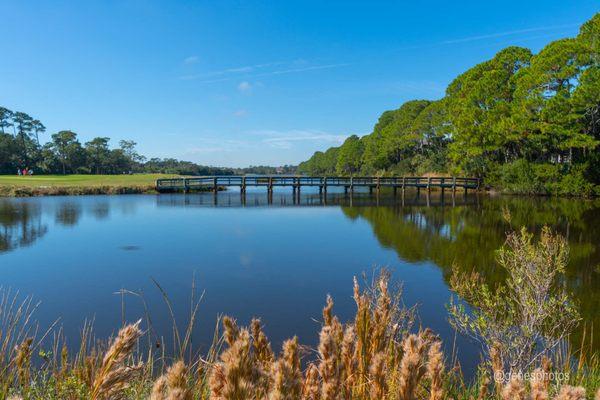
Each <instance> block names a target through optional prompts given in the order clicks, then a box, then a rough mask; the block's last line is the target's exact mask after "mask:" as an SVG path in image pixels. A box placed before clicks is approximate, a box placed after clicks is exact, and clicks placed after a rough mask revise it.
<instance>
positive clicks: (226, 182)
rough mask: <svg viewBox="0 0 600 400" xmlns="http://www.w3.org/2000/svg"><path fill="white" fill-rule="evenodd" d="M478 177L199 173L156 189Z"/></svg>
mask: <svg viewBox="0 0 600 400" xmlns="http://www.w3.org/2000/svg"><path fill="white" fill-rule="evenodd" d="M479 185H480V180H479V179H478V178H465V177H451V176H443V177H438V176H435V177H434V176H432V177H422V176H402V177H399V176H394V177H388V176H382V177H374V176H352V177H342V176H324V177H315V176H227V175H225V176H198V177H182V178H162V179H158V180H157V181H156V187H157V189H165V190H166V189H173V190H178V189H183V190H188V189H194V188H199V187H208V186H213V187H217V186H219V187H222V186H267V187H272V186H294V187H300V186H348V187H351V186H363V187H416V188H431V187H441V188H466V189H478V188H479Z"/></svg>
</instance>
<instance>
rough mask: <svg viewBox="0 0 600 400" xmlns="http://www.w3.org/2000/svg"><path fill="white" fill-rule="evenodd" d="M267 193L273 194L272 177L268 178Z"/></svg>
mask: <svg viewBox="0 0 600 400" xmlns="http://www.w3.org/2000/svg"><path fill="white" fill-rule="evenodd" d="M267 192H269V193H271V194H272V193H273V177H271V176H270V177H269V183H268V186H267Z"/></svg>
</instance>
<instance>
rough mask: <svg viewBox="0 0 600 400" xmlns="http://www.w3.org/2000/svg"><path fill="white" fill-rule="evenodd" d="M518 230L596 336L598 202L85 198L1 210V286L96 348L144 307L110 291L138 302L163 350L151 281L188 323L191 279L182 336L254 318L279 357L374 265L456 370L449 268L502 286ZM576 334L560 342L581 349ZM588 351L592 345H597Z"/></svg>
mask: <svg viewBox="0 0 600 400" xmlns="http://www.w3.org/2000/svg"><path fill="white" fill-rule="evenodd" d="M503 207H508V208H509V209H510V211H511V213H512V217H513V223H514V224H515V225H526V226H528V227H529V228H530V229H536V230H539V229H540V227H541V226H542V225H544V224H548V225H550V226H552V227H554V228H555V229H557V230H558V231H560V232H562V233H563V234H564V235H565V236H566V237H567V238H568V241H569V244H570V246H571V253H570V254H571V260H570V265H569V268H568V271H567V276H566V277H567V285H568V287H569V289H570V290H571V291H572V292H573V294H574V296H575V297H576V299H577V300H578V302H579V303H580V311H581V313H582V315H583V317H584V321H585V323H586V325H587V327H588V329H589V327H590V326H591V325H593V326H594V327H595V329H594V331H595V332H596V335H595V337H599V336H600V335H598V334H597V332H600V312H598V310H600V290H599V289H600V248H599V245H600V202H598V201H583V200H569V199H541V198H536V199H533V198H518V197H486V196H482V195H479V196H476V195H469V196H468V197H466V198H465V197H463V196H462V195H460V196H459V195H457V196H456V198H455V199H454V200H453V199H452V198H451V196H449V195H446V197H445V198H440V196H439V195H435V194H432V196H431V197H430V198H427V196H425V195H421V196H420V197H417V195H416V194H415V193H409V192H407V194H406V196H405V198H404V203H403V202H402V199H401V197H400V196H398V197H397V198H394V197H393V196H391V195H382V196H380V197H379V198H376V197H370V196H369V195H368V194H366V193H364V194H360V193H358V194H355V196H354V197H353V198H352V199H351V198H348V197H346V196H344V194H343V193H329V194H328V196H327V198H326V199H325V201H323V200H321V199H320V198H319V196H318V194H316V193H306V192H305V193H303V194H302V196H301V198H300V200H299V201H295V200H294V198H293V196H292V195H291V193H289V191H287V190H284V191H281V192H275V194H274V195H273V199H272V202H269V201H268V198H267V195H266V194H265V193H264V192H263V191H256V192H248V194H247V198H246V201H245V203H242V202H241V199H240V195H239V193H236V192H233V191H231V192H224V193H219V194H218V196H216V197H215V196H213V195H212V194H208V193H207V194H188V195H182V194H163V195H156V196H153V195H140V196H134V195H128V196H89V197H85V196H84V197H46V198H27V199H8V198H4V199H2V198H0V271H1V274H2V275H1V279H0V286H2V287H4V288H7V287H8V288H12V289H13V290H18V291H19V292H20V293H22V294H27V295H33V296H34V298H35V299H36V300H39V301H40V302H41V306H40V308H39V310H38V312H37V314H36V315H37V319H38V320H39V322H40V325H41V326H42V327H47V326H49V325H50V324H52V322H53V321H55V320H56V319H57V318H60V324H61V325H62V326H63V327H64V332H65V334H66V336H67V338H68V340H69V341H71V342H74V343H75V342H77V340H78V337H79V329H80V328H81V327H82V325H83V323H84V321H85V320H86V319H87V320H90V319H93V320H94V327H95V332H96V335H97V336H99V337H107V336H108V335H110V334H111V333H113V332H114V331H115V330H116V329H117V328H118V327H119V326H120V324H121V320H122V308H123V307H122V305H123V303H124V309H125V310H124V313H125V318H126V319H127V320H130V321H131V320H133V319H137V318H139V317H142V316H143V315H144V306H143V304H142V302H141V301H140V299H139V298H138V297H136V296H133V295H128V296H125V298H124V302H122V296H120V295H119V294H118V292H119V291H120V290H121V289H128V290H131V291H136V292H143V294H144V297H145V300H146V302H147V304H148V308H149V310H150V314H151V316H152V320H153V326H154V333H155V334H156V335H158V336H164V337H165V340H166V341H167V342H168V341H169V338H170V335H171V329H170V327H171V322H170V319H169V314H168V310H167V307H166V306H165V303H164V302H163V300H162V298H161V294H160V291H159V290H158V289H157V287H156V286H155V284H154V283H153V281H152V279H154V280H156V281H157V282H159V283H160V285H161V286H162V287H163V288H164V290H165V291H166V292H167V293H168V295H169V297H170V299H171V301H172V303H173V305H174V310H175V314H176V318H177V321H178V322H179V323H180V324H181V325H185V324H186V321H187V318H188V316H189V312H190V294H191V292H192V281H193V279H195V281H196V286H197V289H198V292H199V293H201V292H202V291H203V292H204V297H203V300H202V303H201V308H200V312H199V319H198V324H197V328H196V331H195V336H194V343H195V344H196V345H197V346H200V347H201V346H205V345H207V344H208V343H209V342H210V338H212V333H213V330H214V324H215V321H216V318H217V315H218V314H228V315H232V316H234V317H236V318H237V319H238V320H239V321H240V322H241V323H242V324H245V323H247V322H248V321H249V320H250V318H251V317H253V316H258V317H261V318H262V321H263V323H264V324H265V325H266V332H267V334H268V335H269V336H270V338H271V339H272V340H273V341H274V344H275V345H276V346H278V345H279V344H280V343H281V341H282V340H283V339H285V338H287V337H290V336H292V335H298V336H299V338H300V340H301V342H303V343H305V344H309V345H314V344H315V343H316V341H317V334H318V329H319V325H318V323H317V322H315V320H319V319H320V315H321V308H322V306H323V304H324V301H325V296H326V294H327V293H330V294H331V295H332V296H333V298H334V300H335V301H336V306H335V311H336V312H337V314H338V315H340V316H341V318H342V319H344V320H346V319H348V318H350V317H351V316H352V315H353V312H354V303H353V300H352V277H353V276H354V275H359V274H361V272H363V271H366V272H371V271H373V268H375V267H381V266H386V267H389V268H390V269H391V270H392V271H393V278H394V279H395V280H396V281H397V282H403V286H404V294H403V299H404V303H405V304H406V305H409V306H411V305H415V304H416V305H417V306H418V310H419V318H420V324H421V325H423V326H427V327H430V328H432V329H434V330H435V331H436V332H438V333H440V334H441V335H442V337H443V338H444V339H445V342H446V346H447V351H448V352H450V351H451V349H452V347H453V343H454V342H456V347H457V348H458V356H459V358H460V360H461V362H462V364H463V368H464V369H465V370H466V371H469V370H470V371H472V370H473V368H474V366H475V364H476V362H477V361H478V359H479V356H478V350H477V348H476V346H475V345H474V344H473V343H470V342H469V341H468V340H466V339H464V338H462V337H456V338H455V334H454V332H453V330H452V329H451V327H450V326H449V324H448V322H447V314H446V309H445V305H446V304H447V303H448V300H449V298H450V296H451V292H450V291H449V289H448V283H447V282H448V280H449V276H450V274H451V269H452V265H453V264H457V265H458V266H459V267H461V268H464V269H465V270H471V269H472V268H476V269H477V270H478V271H480V273H481V274H482V275H483V276H484V277H485V278H486V279H487V280H488V281H489V282H496V281H498V280H500V279H502V278H503V272H502V271H501V270H500V269H499V268H498V267H497V266H496V264H495V262H494V251H495V250H496V249H497V248H498V247H499V246H500V245H501V244H502V242H503V240H504V235H505V232H506V231H507V230H508V229H509V227H508V225H507V224H506V223H505V222H504V221H503V218H502V208H503ZM579 335H580V332H578V333H577V335H576V337H574V338H573V339H572V340H573V341H577V340H579ZM595 347H596V348H597V349H598V348H599V347H600V340H598V339H597V340H596V344H595Z"/></svg>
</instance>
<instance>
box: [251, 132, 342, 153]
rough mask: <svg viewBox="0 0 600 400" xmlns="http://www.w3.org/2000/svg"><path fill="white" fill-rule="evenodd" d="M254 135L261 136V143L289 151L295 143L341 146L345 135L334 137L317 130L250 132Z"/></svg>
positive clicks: (334, 135)
mask: <svg viewBox="0 0 600 400" xmlns="http://www.w3.org/2000/svg"><path fill="white" fill-rule="evenodd" d="M252 133H253V134H254V135H257V136H263V137H264V138H263V139H262V140H261V142H262V143H264V144H266V145H268V146H271V147H275V148H279V149H290V148H292V147H293V145H294V143H297V142H313V143H329V144H336V145H338V144H342V143H343V141H344V140H345V139H346V137H347V136H346V135H336V134H332V133H327V132H323V131H317V130H290V131H276V130H262V131H254V132H252Z"/></svg>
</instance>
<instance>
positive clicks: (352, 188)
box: [350, 176, 354, 195]
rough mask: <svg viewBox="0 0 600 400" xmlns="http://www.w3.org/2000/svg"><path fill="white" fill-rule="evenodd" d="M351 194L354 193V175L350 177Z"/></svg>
mask: <svg viewBox="0 0 600 400" xmlns="http://www.w3.org/2000/svg"><path fill="white" fill-rule="evenodd" d="M350 194H351V195H352V194H354V177H353V176H351V177H350Z"/></svg>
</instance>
